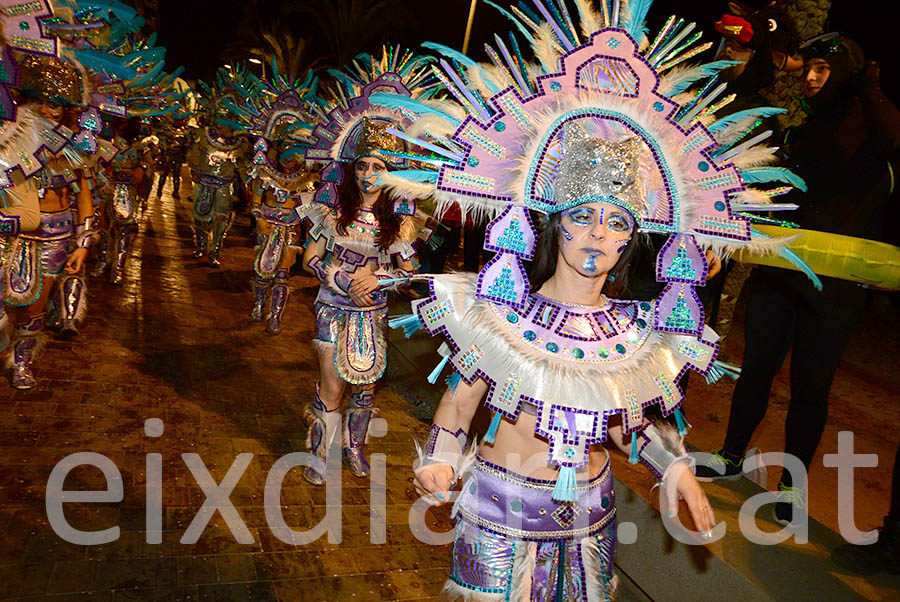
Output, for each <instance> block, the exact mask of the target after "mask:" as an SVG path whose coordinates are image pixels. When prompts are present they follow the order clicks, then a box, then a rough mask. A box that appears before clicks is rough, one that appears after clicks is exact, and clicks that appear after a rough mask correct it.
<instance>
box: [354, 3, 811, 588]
mask: <svg viewBox="0 0 900 602" xmlns="http://www.w3.org/2000/svg"><path fill="white" fill-rule="evenodd" d="M649 4H650V3H649V2H644V1H640V0H633V1H632V2H618V1H616V2H613V3H609V2H601V11H600V12H595V11H594V10H593V9H592V8H591V7H590V5H589V3H588V2H586V1H580V2H578V3H577V7H578V12H579V16H580V22H581V27H580V28H576V27H575V20H573V19H572V15H570V13H569V12H568V10H567V8H566V4H565V3H564V2H559V1H554V2H549V1H548V2H544V1H541V0H535V2H534V6H535V7H536V8H537V11H535V10H533V9H531V8H530V7H529V6H527V5H526V4H525V3H520V4H519V5H518V6H517V7H514V8H513V9H511V11H510V12H508V13H506V14H507V16H508V17H509V18H510V19H511V20H512V21H513V22H514V23H515V24H516V26H517V28H518V29H519V31H521V32H522V35H524V36H525V37H526V38H527V39H529V40H530V41H531V44H532V47H533V49H534V52H535V56H536V57H537V60H538V64H529V63H526V62H525V60H524V59H523V57H522V54H521V52H520V50H519V43H518V39H517V37H516V36H510V38H509V42H508V43H507V42H506V41H505V40H504V39H502V38H500V37H499V36H497V37H496V38H495V40H496V47H494V48H491V47H488V48H487V50H488V55H489V57H490V59H491V63H490V64H484V65H482V64H477V63H475V62H474V61H472V60H471V59H468V58H467V57H465V56H463V55H461V54H459V53H457V52H454V51H452V50H450V49H447V48H444V47H440V46H437V45H432V44H429V45H428V46H430V47H432V48H435V49H436V50H438V51H439V52H441V53H442V54H444V55H446V56H448V57H449V58H452V59H453V60H454V61H455V63H456V65H457V66H456V67H454V66H453V65H451V64H450V63H449V62H448V61H441V62H440V66H439V67H438V66H437V65H435V71H436V72H437V73H439V74H440V76H441V77H442V80H443V82H444V84H445V86H446V89H447V90H448V92H449V93H450V94H452V95H453V96H454V97H455V99H456V101H457V104H456V107H457V108H460V107H461V108H463V109H464V110H465V112H466V114H465V116H464V117H462V118H460V117H455V116H454V109H453V107H452V106H450V105H448V104H441V105H436V104H433V103H432V104H428V103H414V102H410V101H409V100H408V99H406V98H403V97H397V96H394V95H390V94H376V95H373V96H372V102H375V103H377V104H381V105H383V106H386V107H395V108H399V107H403V108H404V110H407V111H410V112H412V113H413V114H414V115H416V116H417V117H419V119H420V120H422V121H426V120H427V121H428V125H427V126H423V128H422V130H424V133H425V134H426V135H427V140H422V139H412V140H411V142H413V143H418V144H424V145H425V146H426V148H428V149H430V150H431V151H432V152H433V153H434V154H435V157H436V159H437V160H436V161H435V165H434V167H433V168H432V169H431V170H427V169H422V170H414V171H413V170H403V171H396V172H392V173H389V174H387V176H386V177H385V178H383V179H384V180H385V181H386V182H387V183H388V184H389V185H390V186H391V187H392V188H393V190H394V191H395V192H397V193H406V194H418V195H422V196H426V195H428V194H433V195H434V196H435V198H436V200H437V201H438V203H439V206H446V205H448V204H450V203H455V204H458V205H460V206H461V207H462V209H463V210H464V211H479V212H490V213H491V214H493V215H496V217H495V218H494V220H493V221H492V222H491V223H490V225H489V226H488V230H487V235H486V239H485V244H484V247H485V249H488V250H490V251H493V252H495V253H496V255H495V256H494V258H493V259H491V260H490V261H489V262H488V263H487V265H486V266H485V267H484V269H483V270H482V271H481V272H480V273H479V274H478V275H477V276H476V275H474V274H453V275H442V276H433V277H431V278H430V279H429V285H430V295H429V296H428V297H427V298H425V299H421V300H418V301H414V302H413V309H414V314H412V315H410V316H402V317H398V318H395V319H392V326H397V327H402V328H403V329H404V330H405V331H407V333H412V332H414V331H415V330H417V329H418V328H424V329H426V330H427V331H428V333H429V334H431V335H440V336H442V337H444V338H445V339H446V343H445V344H444V345H442V346H441V348H440V349H439V353H440V355H441V356H443V358H442V360H441V361H440V363H439V364H438V366H437V367H436V368H435V369H434V371H433V372H432V373H431V374H430V375H429V381H430V382H435V381H436V380H437V378H438V377H439V376H440V374H441V372H442V370H443V369H444V368H445V367H446V365H447V364H450V365H451V366H452V368H453V374H452V375H451V376H450V377H449V378H448V384H449V385H450V387H449V389H448V390H447V392H446V393H445V394H444V396H443V398H442V399H441V402H440V405H439V407H438V410H437V412H436V413H435V417H434V423H433V425H432V428H431V432H430V436H429V439H428V442H427V443H426V445H425V446H424V448H423V449H422V453H421V455H420V461H419V463H418V466H417V467H416V470H415V475H416V483H417V487H419V489H420V491H422V492H424V493H426V494H427V495H428V497H429V499H430V500H431V501H432V502H435V503H441V502H446V501H448V500H449V496H450V489H451V487H452V486H453V484H454V483H455V482H456V481H457V480H458V479H462V486H461V490H460V493H459V494H458V496H459V497H458V499H457V500H456V503H455V506H454V509H455V513H456V517H457V530H456V542H455V544H454V546H453V561H452V569H451V574H450V578H449V580H448V581H447V585H446V588H445V592H447V593H448V594H450V595H452V596H454V597H458V598H463V599H466V600H534V601H538V600H541V601H544V600H547V601H549V600H591V601H598V600H609V599H610V597H611V596H612V593H613V590H614V589H615V588H614V581H613V579H612V567H613V559H614V556H615V547H616V527H615V513H616V504H615V496H614V492H613V488H612V476H611V474H610V464H609V454H608V452H607V450H606V449H605V448H604V446H603V444H604V443H607V442H608V443H611V444H612V445H613V446H615V447H619V448H621V449H622V450H624V451H625V452H626V453H628V455H629V461H630V462H631V463H634V464H637V463H638V462H641V463H643V464H644V465H646V466H647V467H648V468H649V469H650V470H651V472H653V474H655V475H656V476H657V477H659V478H660V479H661V480H662V483H663V487H662V493H661V510H662V511H663V513H664V520H665V521H666V522H667V525H672V523H671V519H672V517H674V515H675V514H676V511H677V504H678V500H679V499H683V500H684V501H685V502H686V504H687V507H688V509H689V511H690V514H691V517H692V519H693V522H694V524H695V525H696V527H697V530H698V532H695V533H694V537H696V541H698V542H700V543H702V542H704V541H710V539H711V538H712V535H713V532H712V528H713V526H714V522H715V517H714V514H713V512H712V510H711V508H710V505H709V502H708V501H707V499H706V496H705V495H704V493H703V491H702V489H701V488H700V486H699V484H698V483H697V480H696V478H695V477H694V475H693V473H692V470H691V466H692V464H693V462H692V459H691V458H690V457H689V456H687V454H686V452H685V450H684V447H683V445H682V437H683V436H684V434H685V433H686V432H687V424H686V421H685V419H684V416H683V415H682V413H681V411H680V407H681V405H682V403H683V392H682V391H681V389H680V388H679V387H678V385H677V380H678V379H679V377H680V376H681V375H682V374H683V373H684V372H686V371H688V370H694V371H697V372H700V373H702V374H705V375H707V376H709V377H710V378H716V377H718V376H721V374H722V370H723V369H727V367H726V366H723V365H721V364H719V363H717V362H716V356H717V353H718V345H717V339H718V337H717V335H716V334H715V332H713V331H712V330H711V329H710V328H708V327H706V326H705V325H704V310H703V307H702V305H701V304H700V302H699V299H698V297H697V293H696V290H695V289H696V287H698V286H702V285H703V284H704V283H705V281H706V277H707V273H708V262H707V259H706V255H705V253H704V251H705V250H711V251H712V252H713V253H715V254H717V255H723V254H728V253H730V252H732V251H734V250H735V249H738V248H752V249H758V250H759V249H770V250H771V251H773V252H775V251H777V250H778V249H779V248H780V246H781V244H782V242H783V241H772V240H768V239H765V238H764V237H762V236H760V235H759V234H758V233H757V232H755V230H754V228H753V223H754V222H755V221H756V218H754V217H752V216H751V215H749V214H748V213H747V211H749V210H759V209H761V208H763V207H765V208H771V207H772V205H771V201H770V199H769V197H768V196H766V195H765V194H764V193H763V192H757V191H754V190H752V189H751V188H750V187H748V186H747V184H750V183H754V182H768V181H773V180H775V181H786V182H790V183H793V184H795V185H797V186H801V187H802V186H803V184H802V182H801V181H800V180H799V178H796V177H795V176H793V174H791V173H790V172H788V171H786V170H781V169H778V168H772V167H759V166H760V165H761V164H763V165H764V164H766V163H768V162H770V161H771V160H772V150H771V149H766V147H761V146H757V145H758V143H759V142H761V141H762V140H765V138H766V137H767V136H766V135H762V136H760V135H758V134H757V135H748V134H749V132H751V131H752V130H753V129H754V128H755V127H756V125H755V122H756V121H757V119H758V117H759V116H760V115H763V116H765V115H767V114H770V113H771V110H769V109H758V110H751V111H745V112H742V113H736V114H734V115H732V116H730V118H728V119H723V120H718V119H717V118H716V112H717V111H718V110H719V109H721V108H722V107H724V106H726V105H727V104H728V103H729V102H731V101H733V100H734V96H732V95H727V96H726V95H724V94H723V92H725V88H726V86H724V85H717V81H716V74H717V73H718V72H719V71H720V70H721V69H724V68H727V67H729V66H731V65H732V64H733V63H731V62H728V61H719V62H715V63H711V64H704V65H689V64H687V63H686V61H687V60H688V59H690V58H691V57H693V56H695V55H697V54H698V53H699V52H701V51H702V50H704V49H705V48H708V47H709V45H704V44H700V45H695V43H696V42H697V39H698V36H693V37H690V34H691V32H692V30H693V28H694V26H693V24H686V23H684V21H683V20H678V21H676V19H675V17H672V18H670V19H669V20H668V21H667V22H666V24H665V26H664V28H663V30H662V31H661V32H660V34H659V35H657V36H656V37H655V38H654V39H653V40H650V39H649V38H648V37H647V35H646V30H645V28H644V19H645V17H646V11H647V9H648V7H649ZM504 12H505V11H504ZM417 123H418V122H417ZM754 134H755V133H754ZM539 214H543V216H546V217H543V218H541V219H542V221H544V222H546V226H545V227H544V229H543V232H541V233H540V234H538V233H537V232H536V231H535V229H534V227H533V226H532V223H533V220H534V219H535V217H534V216H535V215H539ZM643 232H659V233H664V234H667V235H669V239H668V241H667V242H666V244H665V245H663V247H662V249H661V250H660V253H659V256H658V258H657V264H656V277H657V279H658V280H660V281H662V282H665V288H664V290H663V292H662V293H661V295H660V297H659V298H658V299H656V300H654V301H653V302H640V301H628V300H620V299H617V298H616V296H617V295H618V294H620V293H621V290H620V287H621V286H622V285H623V284H624V280H625V279H626V278H627V276H628V271H629V268H630V265H631V263H630V260H629V259H630V258H629V254H630V253H631V252H632V249H633V248H634V246H635V244H636V243H637V241H636V239H637V238H638V237H639V236H640V235H641V233H643ZM524 261H533V264H532V267H531V270H530V273H529V272H527V271H526V269H525V266H524V264H523V262H524ZM481 404H484V405H485V406H486V407H487V408H488V409H489V410H490V411H492V412H493V419H492V420H491V423H490V427H489V428H488V430H487V433H486V435H485V437H484V438H483V440H482V441H481V442H480V444H478V445H474V444H473V445H472V450H471V451H472V453H471V454H466V453H464V450H465V449H466V445H467V439H468V433H469V431H470V429H471V422H472V418H473V416H474V414H475V411H476V409H477V408H478V406H479V405H481ZM652 408H658V412H660V413H662V415H663V416H669V417H672V418H674V422H675V424H676V425H677V429H676V427H675V426H670V425H669V424H668V423H667V422H664V421H658V422H654V421H653V420H651V419H650V417H652V416H653V412H651V411H650V410H651V409H652ZM648 414H649V416H648ZM473 456H474V457H473Z"/></svg>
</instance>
